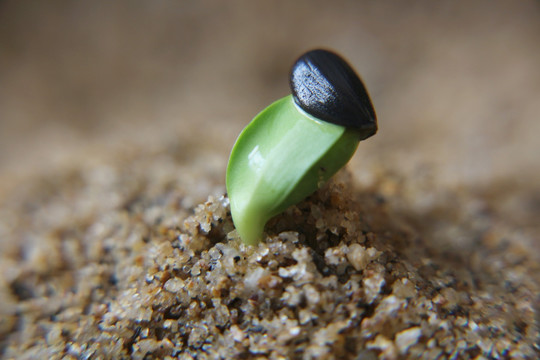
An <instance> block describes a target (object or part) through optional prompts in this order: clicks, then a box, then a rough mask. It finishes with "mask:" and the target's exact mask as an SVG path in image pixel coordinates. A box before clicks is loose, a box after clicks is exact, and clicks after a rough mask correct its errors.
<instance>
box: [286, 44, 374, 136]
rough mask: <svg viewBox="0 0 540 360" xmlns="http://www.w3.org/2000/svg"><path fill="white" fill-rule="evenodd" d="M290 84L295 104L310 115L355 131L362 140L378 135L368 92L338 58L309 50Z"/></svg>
mask: <svg viewBox="0 0 540 360" xmlns="http://www.w3.org/2000/svg"><path fill="white" fill-rule="evenodd" d="M289 84H290V86H291V91H292V94H293V97H294V101H295V102H296V104H298V106H300V107H301V108H302V109H303V110H304V111H305V112H307V113H308V114H310V115H313V116H314V117H316V118H318V119H320V120H324V121H327V122H330V123H333V124H337V125H342V126H345V127H348V128H354V129H355V130H358V131H359V132H360V136H361V138H362V139H366V138H368V137H370V136H372V135H373V134H375V133H376V132H377V118H376V115H375V110H374V109H373V105H372V104H371V100H370V98H369V95H368V93H367V90H366V88H365V86H364V84H363V83H362V80H360V78H359V77H358V75H357V74H356V73H355V72H354V70H353V69H352V68H351V66H350V65H349V64H348V63H347V62H346V61H345V60H344V59H343V58H341V57H340V56H339V55H337V54H335V53H333V52H330V51H327V50H312V51H308V52H307V53H305V54H304V55H302V56H301V57H300V58H299V59H298V60H297V61H296V62H295V63H294V65H293V67H292V69H291V75H290V80H289Z"/></svg>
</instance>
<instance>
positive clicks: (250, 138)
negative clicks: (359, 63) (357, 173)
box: [227, 50, 377, 245]
mask: <svg viewBox="0 0 540 360" xmlns="http://www.w3.org/2000/svg"><path fill="white" fill-rule="evenodd" d="M290 87H291V90H292V95H288V96H286V97H284V98H282V99H280V100H278V101H276V102H274V103H273V104H271V105H270V106H268V107H267V108H266V109H264V110H263V111H262V112H261V113H259V114H258V115H257V116H256V117H255V118H254V119H253V121H252V122H251V123H250V124H249V125H248V126H247V127H246V128H245V129H244V130H243V131H242V133H241V134H240V136H239V137H238V139H237V140H236V143H235V145H234V147H233V149H232V152H231V156H230V159H229V165H228V167H227V192H228V194H229V199H230V203H231V214H232V218H233V222H234V224H235V226H236V230H237V231H238V234H239V235H240V237H241V238H242V240H243V241H244V242H245V243H246V244H250V245H253V244H256V243H257V242H259V241H260V239H261V236H262V232H263V229H264V226H265V224H266V222H267V221H268V220H269V219H270V218H272V217H273V216H275V215H277V214H279V213H281V212H283V211H284V210H285V209H287V208H288V207H289V206H291V205H294V204H296V203H298V202H300V201H302V200H303V199H305V198H306V197H307V196H309V195H310V194H312V193H313V192H315V191H316V190H317V189H318V188H320V187H321V186H322V185H323V184H324V183H325V182H326V181H327V180H328V179H329V178H330V177H331V176H332V175H334V174H335V173H336V172H337V171H338V170H339V169H341V168H342V167H343V166H344V165H345V164H346V163H347V162H348V161H349V159H350V158H351V157H352V155H353V154H354V152H355V151H356V148H357V146H358V143H359V141H361V140H364V139H366V138H368V137H370V136H372V135H374V134H375V133H376V132H377V120H376V116H375V111H374V110H373V105H372V104H371V100H370V98H369V95H368V93H367V91H366V89H365V87H364V84H363V83H362V81H361V80H360V78H359V77H358V75H356V73H355V72H354V70H353V69H352V68H351V67H350V66H349V64H347V62H346V61H345V60H343V59H342V58H341V57H340V56H338V55H336V54H335V53H332V52H329V51H327V50H313V51H309V52H307V53H305V54H304V55H302V56H301V57H300V58H299V59H298V60H297V61H296V62H295V64H294V65H293V67H292V70H291V74H290Z"/></svg>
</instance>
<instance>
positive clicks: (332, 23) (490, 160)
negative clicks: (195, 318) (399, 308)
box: [0, 0, 540, 197]
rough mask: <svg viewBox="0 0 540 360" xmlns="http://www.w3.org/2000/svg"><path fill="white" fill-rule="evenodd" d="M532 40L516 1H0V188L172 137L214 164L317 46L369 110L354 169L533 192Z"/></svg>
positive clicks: (534, 25)
mask: <svg viewBox="0 0 540 360" xmlns="http://www.w3.org/2000/svg"><path fill="white" fill-rule="evenodd" d="M539 38H540V2H539V1H532V0H529V1H519V2H518V1H516V2H503V1H495V2H493V1H477V2H470V1H457V2H455V1H443V2H437V3H436V4H435V3H433V2H431V1H413V2H407V4H405V3H403V2H399V1H390V2H384V3H382V2H378V1H333V2H328V1H294V2H292V1H257V2H251V1H232V2H220V1H202V2H188V1H184V2H180V1H178V2H175V1H157V2H147V1H123V2H122V1H121V2H109V1H91V2H74V1H52V2H51V1H49V2H41V1H22V2H21V1H2V2H0V171H1V174H2V175H1V181H0V184H3V185H4V186H3V187H1V188H3V189H4V190H5V189H9V188H11V186H13V184H14V183H16V182H19V181H21V179H22V180H25V179H28V178H29V177H30V176H34V175H35V174H36V173H43V172H54V171H55V169H58V168H59V167H62V166H66V164H67V165H70V166H72V165H73V164H74V163H75V164H77V163H79V162H81V161H83V160H84V159H89V158H90V159H91V158H92V157H93V156H100V155H99V154H101V155H103V154H116V153H118V152H119V151H121V150H122V149H125V148H130V147H137V148H138V149H140V150H142V151H146V149H149V150H148V151H150V149H152V148H155V147H156V146H157V147H159V144H162V143H166V142H169V143H170V142H173V141H174V139H175V138H177V139H178V143H186V142H187V143H186V144H188V145H186V149H188V150H189V151H200V150H201V149H206V150H210V151H212V152H215V153H216V154H219V156H220V160H219V161H216V163H215V164H214V165H215V166H216V169H217V170H216V173H219V172H220V171H222V170H223V169H224V168H225V165H226V160H227V156H228V152H229V150H230V148H231V146H232V144H233V142H234V139H235V137H236V135H237V134H238V132H239V131H240V130H241V128H242V127H243V126H244V125H245V124H247V123H248V122H249V121H250V119H251V118H252V117H253V116H254V115H255V114H256V113H257V112H259V111H260V110H262V109H263V108H264V107H265V106H267V105H268V104H270V103H271V102H272V101H274V100H276V99H278V98H280V97H282V96H284V95H286V94H287V93H288V92H289V90H288V84H287V73H288V70H289V67H290V65H291V63H292V62H293V61H294V59H295V58H296V57H297V56H298V55H299V54H300V53H301V52H302V51H304V50H307V49H310V48H313V47H317V46H324V47H328V48H332V49H335V50H336V51H338V52H340V53H341V54H343V55H344V56H345V57H346V58H347V59H348V60H349V61H350V62H351V63H352V64H353V66H354V67H355V68H356V69H357V71H358V72H359V73H360V74H361V76H362V77H363V79H364V81H365V83H366V85H367V87H368V89H369V91H370V93H371V96H372V99H373V102H374V105H375V108H376V111H377V114H378V118H379V124H380V131H379V133H378V134H377V136H375V137H374V138H372V139H370V140H369V141H367V142H365V143H363V144H362V145H361V146H360V148H359V152H358V153H357V155H356V156H355V158H354V159H353V166H354V167H356V168H357V169H358V167H360V166H362V164H366V163H370V164H384V166H388V167H391V168H393V169H395V170H396V171H397V172H399V173H402V174H407V172H409V171H417V170H418V169H422V168H429V169H430V171H431V172H432V176H434V178H435V179H436V181H439V182H440V183H441V184H450V185H461V184H465V185H473V186H477V185H479V186H486V185H493V184H494V183H500V182H504V183H507V182H508V181H510V182H511V184H512V186H513V187H518V188H521V189H524V190H525V189H527V191H529V190H530V191H532V192H533V194H537V195H536V197H539V195H538V190H537V189H538V186H537V185H536V184H537V183H538V179H539V177H540V169H539V166H538V154H539V153H540V141H539V140H538V139H537V138H538V134H539V133H540V121H539V120H540V119H539V117H540V115H539V114H540V71H539V64H540V46H538V39H539ZM196 137H198V138H199V139H202V140H201V142H200V143H197V142H196V141H193V139H194V138H196ZM203 137H204V139H203ZM364 166H366V165H364ZM214 181H215V182H216V183H217V184H223V183H224V177H222V178H219V179H218V178H216V179H214ZM533 196H534V195H533Z"/></svg>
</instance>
